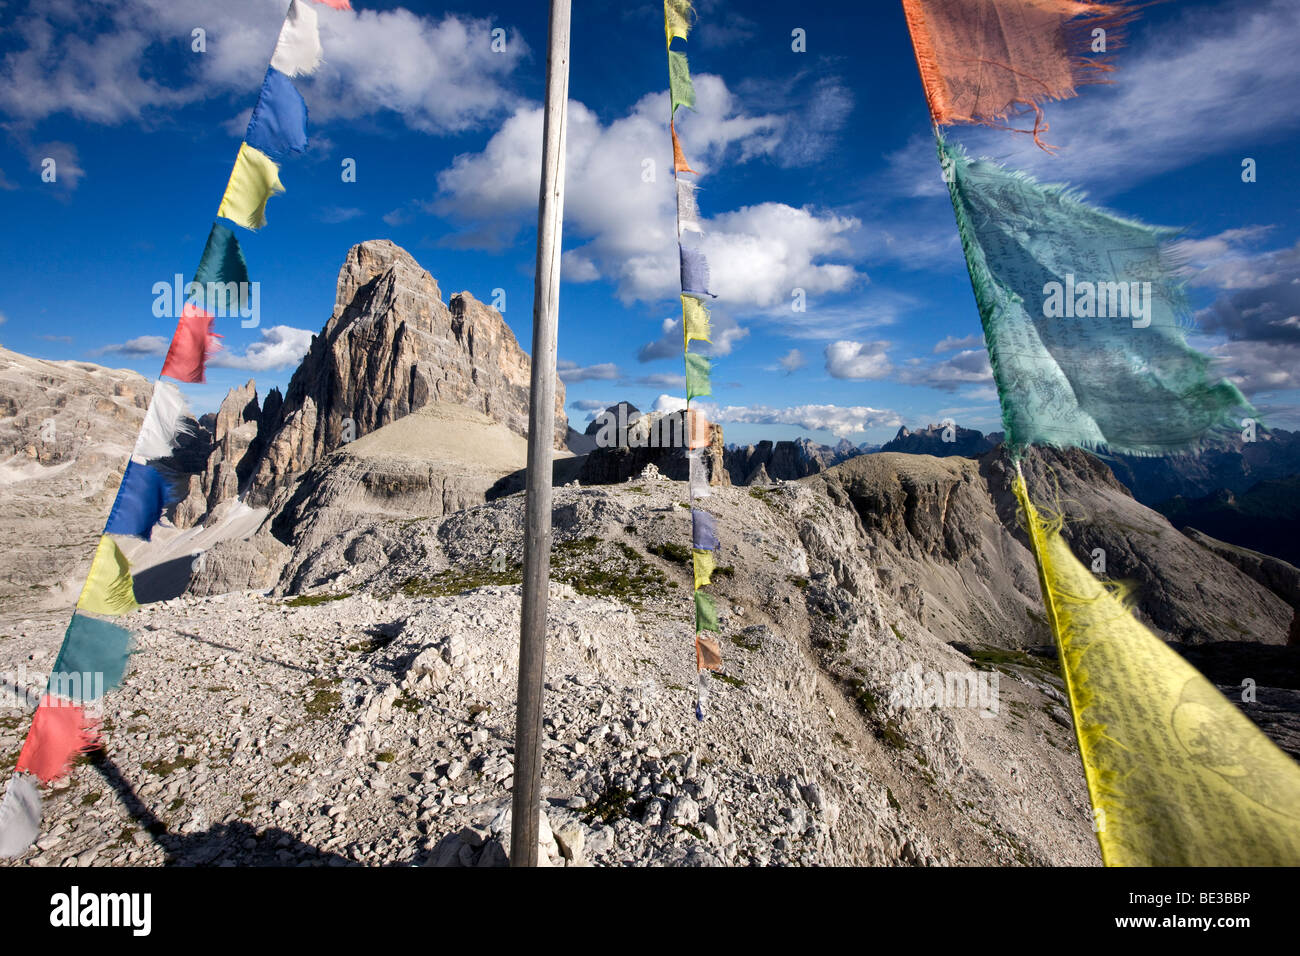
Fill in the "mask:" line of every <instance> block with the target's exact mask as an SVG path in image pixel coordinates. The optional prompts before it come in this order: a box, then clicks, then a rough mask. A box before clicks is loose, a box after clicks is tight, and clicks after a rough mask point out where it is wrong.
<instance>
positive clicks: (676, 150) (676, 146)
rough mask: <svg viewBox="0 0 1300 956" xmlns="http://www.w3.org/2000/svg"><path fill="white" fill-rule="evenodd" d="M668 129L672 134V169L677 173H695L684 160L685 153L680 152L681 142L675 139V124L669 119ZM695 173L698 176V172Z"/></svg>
mask: <svg viewBox="0 0 1300 956" xmlns="http://www.w3.org/2000/svg"><path fill="white" fill-rule="evenodd" d="M668 129H669V130H671V131H672V134H673V169H674V170H676V171H677V172H679V173H695V170H693V169H691V164H690V163H688V162H686V154H685V153H683V152H682V144H681V143H680V142H679V141H678V139H677V124H676V123H673V122H671V121H670V122H669V123H668ZM695 175H696V176H698V175H699V173H695Z"/></svg>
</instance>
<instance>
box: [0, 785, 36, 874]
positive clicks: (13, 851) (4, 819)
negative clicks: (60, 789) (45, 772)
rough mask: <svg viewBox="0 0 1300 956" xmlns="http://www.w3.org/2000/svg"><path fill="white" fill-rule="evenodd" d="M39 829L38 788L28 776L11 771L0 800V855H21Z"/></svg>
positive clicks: (3, 856)
mask: <svg viewBox="0 0 1300 956" xmlns="http://www.w3.org/2000/svg"><path fill="white" fill-rule="evenodd" d="M40 832H41V794H40V791H38V790H37V789H36V784H35V783H33V782H32V778H31V777H30V776H28V775H26V774H14V775H13V776H12V777H10V778H9V786H8V788H7V789H6V790H5V798H4V802H3V803H0V858H4V859H6V860H7V859H12V858H13V857H16V856H22V855H23V853H25V852H26V851H27V848H28V847H29V846H31V845H32V844H33V843H34V842H36V837H37V836H38V835H39V834H40Z"/></svg>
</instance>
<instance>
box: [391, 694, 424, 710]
mask: <svg viewBox="0 0 1300 956" xmlns="http://www.w3.org/2000/svg"><path fill="white" fill-rule="evenodd" d="M393 706H394V707H400V708H402V710H404V711H406V712H407V713H409V714H418V713H419V712H420V711H422V710H424V702H423V701H421V700H418V699H416V698H414V697H411V696H410V695H409V694H403V695H402V696H401V697H398V698H397V700H395V701H393Z"/></svg>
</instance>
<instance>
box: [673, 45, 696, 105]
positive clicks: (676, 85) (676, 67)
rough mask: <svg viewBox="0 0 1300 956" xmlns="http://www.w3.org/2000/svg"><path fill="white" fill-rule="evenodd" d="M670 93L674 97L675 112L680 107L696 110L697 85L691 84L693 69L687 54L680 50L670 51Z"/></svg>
mask: <svg viewBox="0 0 1300 956" xmlns="http://www.w3.org/2000/svg"><path fill="white" fill-rule="evenodd" d="M668 91H669V94H670V95H671V96H672V101H673V112H674V113H676V112H677V107H679V106H689V107H690V108H691V109H695V85H694V84H693V83H691V69H690V65H689V64H688V63H687V62H686V54H685V53H682V52H680V51H679V50H669V51H668Z"/></svg>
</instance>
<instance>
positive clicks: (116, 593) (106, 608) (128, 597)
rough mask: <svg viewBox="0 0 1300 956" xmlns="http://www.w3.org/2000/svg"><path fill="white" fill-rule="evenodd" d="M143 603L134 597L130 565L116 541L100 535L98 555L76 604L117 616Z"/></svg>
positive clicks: (91, 610)
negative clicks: (137, 602)
mask: <svg viewBox="0 0 1300 956" xmlns="http://www.w3.org/2000/svg"><path fill="white" fill-rule="evenodd" d="M139 606H140V605H138V604H136V601H135V588H134V585H133V583H132V581H131V566H130V565H129V564H127V561H126V555H124V554H122V549H121V548H119V547H118V546H117V542H116V541H114V540H113V539H112V538H110V537H109V536H108V535H106V534H105V535H101V536H100V538H99V546H98V547H96V548H95V557H94V559H93V560H92V561H91V562H90V573H89V574H88V575H86V583H85V584H84V585H83V586H82V588H81V597H80V598H78V599H77V608H78V610H82V611H90V612H91V613H93V614H104V615H107V616H110V617H116V616H118V615H119V614H127V613H129V612H131V611H134V610H135V609H136V608H137V607H139Z"/></svg>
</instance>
